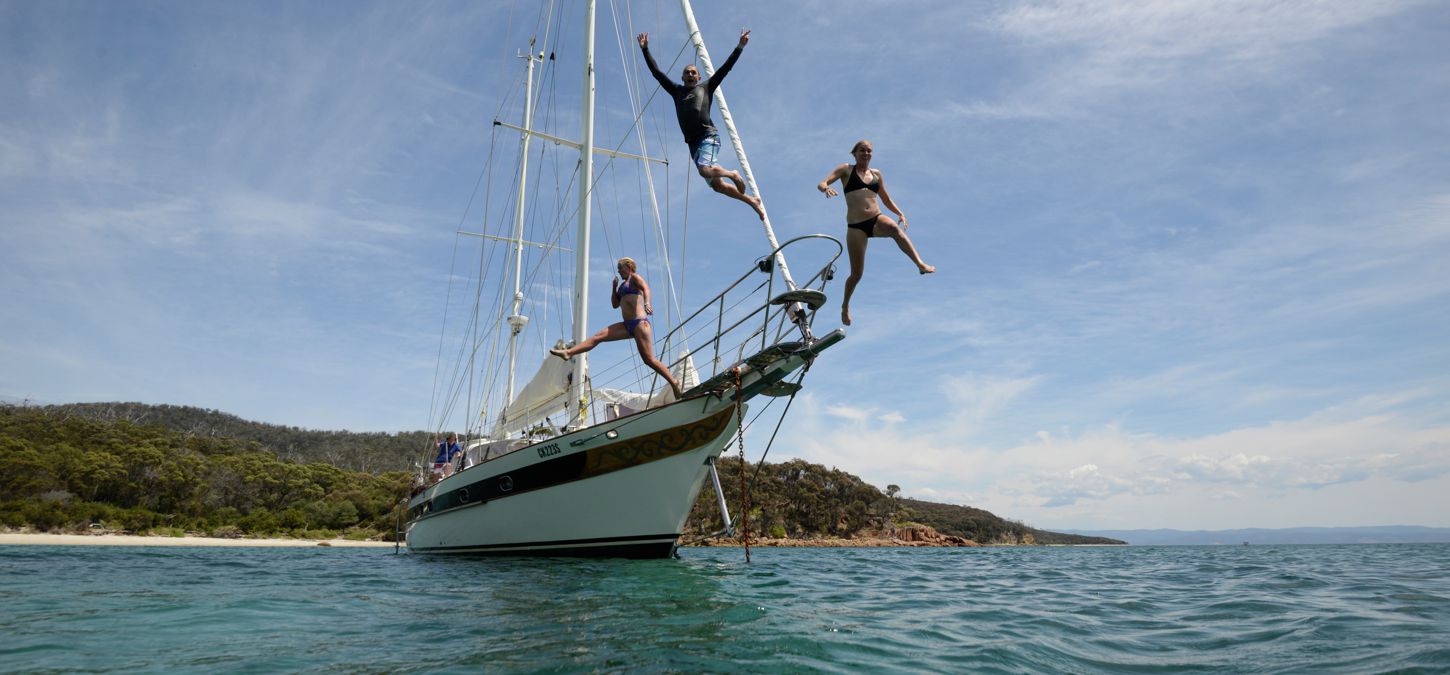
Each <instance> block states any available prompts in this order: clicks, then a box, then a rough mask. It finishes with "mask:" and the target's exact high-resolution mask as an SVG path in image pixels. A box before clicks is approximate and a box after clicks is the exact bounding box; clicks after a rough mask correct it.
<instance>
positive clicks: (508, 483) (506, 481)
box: [498, 476, 514, 492]
mask: <svg viewBox="0 0 1450 675" xmlns="http://www.w3.org/2000/svg"><path fill="white" fill-rule="evenodd" d="M498 489H499V491H501V492H510V491H512V490H513V489H514V479H513V478H511V477H509V476H502V477H500V478H499V479H498Z"/></svg>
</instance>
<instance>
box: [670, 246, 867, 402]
mask: <svg viewBox="0 0 1450 675" xmlns="http://www.w3.org/2000/svg"><path fill="white" fill-rule="evenodd" d="M804 242H813V243H824V244H827V245H828V246H827V249H828V250H829V248H830V246H829V245H834V249H835V250H834V251H833V252H831V253H830V254H829V255H827V256H826V260H825V263H824V264H822V265H819V266H818V267H817V268H816V270H817V271H816V272H815V274H814V275H812V276H811V277H810V278H809V279H807V280H806V281H805V282H803V283H800V284H797V285H796V286H795V287H793V288H792V287H789V285H788V284H787V283H786V282H785V281H784V279H782V278H781V274H780V270H779V269H778V268H777V267H776V265H775V264H774V261H775V260H776V259H777V255H778V254H780V253H781V252H782V251H784V250H785V249H786V248H787V247H790V246H792V245H798V244H802V243H804ZM844 251H845V247H844V246H843V245H842V244H841V242H840V240H838V239H836V238H835V237H831V236H829V235H824V234H807V235H802V236H799V237H795V238H793V239H790V240H788V241H786V242H784V243H782V244H781V245H780V246H779V247H778V248H776V249H775V250H773V251H771V252H770V253H769V254H768V255H766V256H763V257H761V258H760V259H759V260H757V261H756V262H755V264H754V265H753V266H752V267H751V269H750V270H749V271H747V272H746V273H744V274H742V275H741V276H740V277H739V278H737V279H736V280H735V281H734V282H732V283H730V284H729V285H728V286H726V287H725V290H722V291H720V292H719V293H718V294H716V295H715V297H713V298H711V299H710V300H708V301H706V302H705V303H704V304H702V305H701V306H700V308H699V309H697V310H695V312H694V313H693V314H690V315H689V316H687V317H685V319H684V320H683V321H681V322H680V323H679V325H677V326H675V328H674V329H673V330H671V331H670V332H669V333H667V334H666V335H665V337H664V339H662V340H660V348H661V351H662V353H664V354H666V355H671V354H680V355H679V356H676V357H675V358H673V359H671V360H669V361H667V363H668V365H669V366H670V368H671V369H672V370H673V369H675V368H676V367H677V366H679V365H680V364H681V362H682V361H683V360H684V359H685V358H687V356H698V355H700V354H702V353H708V354H710V356H711V358H710V369H709V374H708V375H705V374H704V373H701V375H702V377H703V378H704V379H708V378H709V377H713V376H715V375H718V374H719V373H720V372H721V371H723V370H726V369H728V368H730V367H733V366H734V365H735V364H737V363H739V362H741V361H743V360H744V359H745V357H746V356H747V355H748V354H750V353H754V352H758V351H763V350H765V349H766V348H768V347H770V346H771V345H772V344H775V343H777V342H780V341H782V340H783V339H785V338H786V337H787V336H789V335H792V334H793V333H797V332H799V333H801V334H802V335H804V336H807V337H809V335H810V326H811V324H812V323H813V322H814V321H815V315H816V310H817V309H819V307H820V303H821V302H823V301H824V299H825V294H824V289H825V285H826V283H827V282H829V281H830V280H831V279H832V278H834V276H835V264H836V260H837V259H839V258H840V257H841V253H842V252H844ZM761 275H764V279H761V278H760V276H761ZM751 279H756V280H757V281H756V283H754V284H752V283H749V282H750V281H751ZM705 336H708V337H705ZM692 343H694V346H693V347H691V346H690V345H691V344H692ZM727 356H728V357H729V358H730V359H731V360H730V361H729V362H728V363H727V362H726V357H727ZM697 367H698V365H697Z"/></svg>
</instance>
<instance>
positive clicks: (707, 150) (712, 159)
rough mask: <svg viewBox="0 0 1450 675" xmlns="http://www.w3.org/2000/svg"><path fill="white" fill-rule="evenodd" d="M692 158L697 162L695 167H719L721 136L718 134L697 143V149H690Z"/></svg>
mask: <svg viewBox="0 0 1450 675" xmlns="http://www.w3.org/2000/svg"><path fill="white" fill-rule="evenodd" d="M690 157H692V158H693V159H694V160H695V166H700V167H705V166H716V165H718V164H719V163H720V161H719V157H720V136H719V135H718V134H710V135H709V136H706V137H704V138H702V139H700V142H699V143H696V144H695V147H693V148H690ZM709 181H710V179H709V178H706V179H705V182H707V183H708V182H709Z"/></svg>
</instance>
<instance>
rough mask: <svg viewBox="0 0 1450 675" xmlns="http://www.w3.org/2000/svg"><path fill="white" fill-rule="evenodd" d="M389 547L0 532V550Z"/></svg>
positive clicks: (362, 543) (311, 541)
mask: <svg viewBox="0 0 1450 675" xmlns="http://www.w3.org/2000/svg"><path fill="white" fill-rule="evenodd" d="M8 545H21V546H24V545H32V546H233V547H236V546H251V547H273V548H275V547H283V546H292V547H297V546H331V547H337V548H348V547H354V548H355V547H366V546H392V545H393V542H390V541H351V540H347V539H218V538H213V537H141V536H136V535H130V534H48V533H28V532H27V533H19V532H0V546H8Z"/></svg>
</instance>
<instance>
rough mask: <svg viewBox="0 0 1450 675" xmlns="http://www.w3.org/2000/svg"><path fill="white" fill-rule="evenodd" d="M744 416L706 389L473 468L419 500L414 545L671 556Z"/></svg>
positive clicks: (410, 537)
mask: <svg viewBox="0 0 1450 675" xmlns="http://www.w3.org/2000/svg"><path fill="white" fill-rule="evenodd" d="M736 425H737V421H736V416H735V409H734V404H733V403H732V402H730V401H729V400H722V399H721V398H717V397H713V396H705V397H700V398H695V399H691V400H688V401H682V402H680V403H676V404H673V405H670V406H666V407H664V408H659V409H657V410H652V411H648V412H646V413H642V414H639V415H634V416H630V417H625V418H622V419H618V420H613V421H610V422H607V423H604V424H599V425H595V426H593V427H590V428H588V429H584V430H581V431H577V432H574V433H571V434H566V435H563V436H559V437H557V438H553V439H549V440H547V441H543V442H540V443H537V444H534V445H532V446H529V447H527V448H524V449H522V450H518V451H516V452H513V453H510V454H508V455H505V456H503V457H499V458H497V459H494V460H490V461H488V462H484V463H482V464H479V465H477V466H474V467H470V468H468V469H465V470H463V471H460V472H458V473H456V474H454V475H452V476H449V477H448V478H446V479H444V480H442V481H440V482H439V483H438V484H436V485H434V486H432V487H430V488H428V489H427V490H425V491H424V492H422V493H420V494H419V495H417V496H415V497H414V498H413V499H412V501H411V502H410V504H409V506H410V515H411V516H412V520H411V521H410V522H409V524H408V526H407V542H408V548H409V550H412V551H417V552H428V553H451V554H470V555H569V556H618V557H651V558H659V557H668V556H670V555H672V554H673V553H674V550H675V546H676V545H677V544H678V541H679V537H680V533H681V531H682V530H683V529H684V524H685V519H686V518H687V517H688V516H689V515H690V509H691V507H693V506H694V503H695V498H696V496H697V495H698V494H699V491H700V487H701V485H702V483H703V481H704V479H705V476H706V474H707V473H708V470H709V468H708V466H707V462H708V461H710V460H712V459H714V458H715V457H718V456H719V455H720V453H721V452H722V450H723V449H724V448H725V446H726V444H728V443H729V442H730V440H731V439H733V437H734V434H735V432H736V429H737V426H736ZM611 432H612V433H614V434H615V435H614V437H613V438H611V437H610V434H611ZM576 443H577V445H575V444H576Z"/></svg>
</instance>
